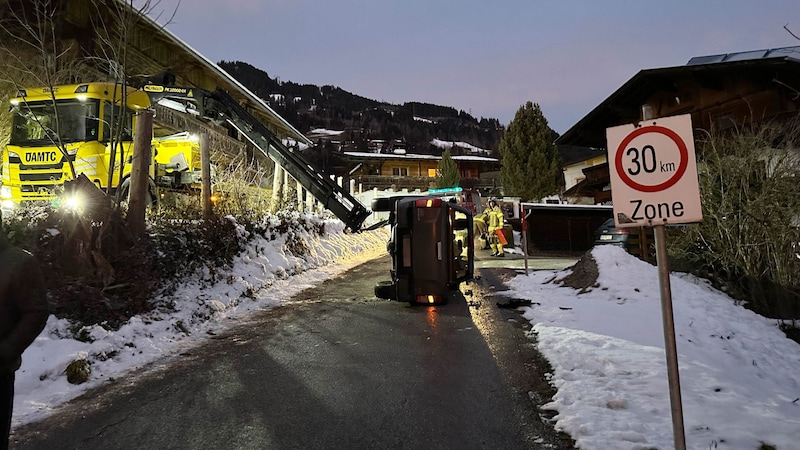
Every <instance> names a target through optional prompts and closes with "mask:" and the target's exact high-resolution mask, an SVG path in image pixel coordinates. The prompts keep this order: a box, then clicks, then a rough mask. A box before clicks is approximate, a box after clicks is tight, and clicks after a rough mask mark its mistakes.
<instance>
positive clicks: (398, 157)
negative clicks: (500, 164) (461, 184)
mask: <svg viewBox="0 0 800 450" xmlns="http://www.w3.org/2000/svg"><path fill="white" fill-rule="evenodd" d="M344 154H345V155H346V156H350V157H353V158H360V159H394V160H408V161H424V160H427V161H438V160H440V159H442V157H441V156H436V155H420V154H415V153H406V154H397V153H370V152H344ZM451 158H453V160H454V161H477V162H497V161H498V160H497V158H489V157H486V156H472V155H453V156H452V157H451Z"/></svg>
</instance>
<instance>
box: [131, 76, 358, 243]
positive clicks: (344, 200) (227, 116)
mask: <svg viewBox="0 0 800 450" xmlns="http://www.w3.org/2000/svg"><path fill="white" fill-rule="evenodd" d="M142 90H143V91H144V92H146V93H147V94H148V96H149V97H150V99H151V103H152V104H155V103H157V102H158V101H159V100H161V99H164V98H168V99H177V100H181V101H189V102H190V103H191V104H192V105H193V106H194V108H195V109H196V112H197V114H198V115H199V116H200V117H202V118H204V119H206V120H211V121H213V122H215V123H228V124H229V125H230V126H232V127H233V128H235V129H236V130H237V131H239V132H240V133H241V134H242V135H243V136H245V137H246V138H247V140H248V141H249V142H250V143H251V144H253V145H254V146H255V147H256V148H258V149H259V150H261V151H262V152H263V153H264V155H266V156H267V157H269V158H270V159H272V160H273V161H274V162H275V163H276V164H278V165H280V166H281V167H282V168H283V169H284V170H286V172H287V173H289V175H291V176H292V178H294V179H295V180H297V181H298V182H299V183H300V184H301V185H302V186H303V187H304V188H306V189H307V190H308V192H309V193H310V194H311V195H313V196H314V198H316V199H317V200H318V201H319V202H320V203H321V204H322V205H323V206H324V207H325V208H326V209H328V210H329V211H331V212H332V213H333V214H334V215H335V216H336V217H338V218H339V219H340V220H342V222H344V224H345V226H347V228H349V229H350V230H351V231H358V230H359V229H360V228H361V225H362V224H363V223H364V220H366V218H367V217H369V215H370V214H371V213H372V212H371V211H369V210H368V209H367V208H366V207H365V206H364V205H362V204H361V202H359V201H358V200H357V199H356V198H355V197H353V196H352V195H351V194H350V193H349V192H347V191H346V190H345V189H344V188H342V187H341V186H339V185H338V184H337V183H335V182H334V181H333V180H331V179H330V178H328V177H326V176H324V174H322V173H320V172H319V171H318V170H317V169H316V168H314V166H312V165H311V163H309V162H308V161H307V160H306V159H305V158H304V157H303V155H302V154H300V152H299V151H297V150H296V149H293V148H288V147H287V146H286V145H284V144H283V142H281V140H280V139H279V138H278V137H277V136H275V134H274V133H273V132H272V131H270V130H269V129H268V128H267V127H266V126H264V125H263V124H262V123H261V122H259V121H258V120H257V119H256V118H255V117H253V115H252V114H250V113H249V112H248V111H247V110H246V109H245V108H244V107H242V106H241V105H239V103H237V102H236V100H234V99H233V98H231V96H230V95H229V94H228V93H227V92H225V91H224V90H222V89H217V90H216V91H214V92H210V91H206V90H203V89H197V88H185V87H171V86H159V85H152V84H146V85H144V86H142Z"/></svg>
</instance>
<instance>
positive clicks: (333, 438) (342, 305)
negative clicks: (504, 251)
mask: <svg viewBox="0 0 800 450" xmlns="http://www.w3.org/2000/svg"><path fill="white" fill-rule="evenodd" d="M498 260H506V261H507V262H506V263H505V264H506V265H508V266H511V267H513V266H514V265H515V263H514V262H513V260H514V258H511V257H510V258H498ZM482 261H485V262H487V263H488V262H491V263H492V264H495V265H496V264H497V263H495V261H490V260H488V259H487V258H485V257H483V256H481V257H480V258H479V261H478V262H477V264H476V266H477V267H481V265H482ZM389 265H390V262H389V258H388V257H385V258H381V259H378V260H375V261H371V262H368V263H366V264H363V265H361V266H359V267H356V268H354V269H352V270H350V271H348V272H347V273H345V274H343V275H342V276H340V277H337V278H336V279H333V280H329V281H327V282H325V283H323V284H322V285H320V286H318V287H316V288H312V289H309V290H306V291H303V292H302V293H300V294H298V295H297V296H296V297H294V298H293V299H292V301H291V302H290V303H289V304H287V305H286V306H282V307H279V308H276V309H273V310H270V311H267V312H265V313H262V314H260V315H257V316H254V317H252V318H250V319H249V320H247V321H246V323H242V324H241V325H240V326H238V327H236V328H235V329H231V330H229V331H227V332H225V333H222V334H220V335H218V336H215V337H214V338H213V339H210V340H209V341H208V342H207V343H204V344H202V345H199V346H197V347H195V348H193V349H192V350H191V351H189V352H187V353H184V354H182V355H180V356H175V357H172V358H168V359H165V360H163V361H160V362H158V363H157V364H154V365H153V366H152V367H150V368H148V369H147V370H142V371H139V372H138V373H132V374H128V375H126V376H125V377H123V379H121V380H119V381H117V382H116V383H113V384H108V385H105V386H103V387H100V388H98V389H95V390H93V391H91V392H88V393H87V394H86V395H84V396H82V397H81V398H79V399H76V400H75V401H73V402H71V403H69V404H68V405H66V406H65V407H63V408H60V410H59V411H58V412H57V413H55V414H54V415H52V416H51V417H49V418H47V419H45V420H43V421H41V422H38V423H33V424H29V425H27V426H23V427H20V428H19V429H17V430H15V431H14V433H13V435H12V446H11V448H12V449H13V448H16V449H129V448H130V449H133V448H148V449H151V448H152V449H156V448H158V449H222V448H225V449H267V448H280V449H283V448H398V449H404V448H408V449H421V448H425V449H437V448H441V449H450V448H453V449H481V448H486V449H489V448H491V449H499V448H502V449H528V448H555V449H562V448H563V449H567V448H572V444H571V440H570V439H569V437H568V436H565V435H563V434H559V433H557V432H555V430H553V429H552V426H550V425H549V423H548V422H547V421H546V420H543V419H542V416H543V415H545V414H546V413H543V412H541V411H539V410H538V408H537V405H540V404H543V403H545V402H546V399H547V397H548V396H549V395H552V392H551V388H550V387H549V385H548V384H547V382H546V380H545V378H544V374H545V372H546V370H547V368H546V362H545V361H543V360H542V359H541V357H540V356H539V355H538V352H536V351H535V348H534V347H533V343H532V341H531V340H530V339H529V338H528V337H526V336H525V334H524V333H525V330H526V329H528V328H529V326H528V325H527V323H526V322H525V321H524V319H522V317H521V316H520V315H519V313H518V312H516V311H515V310H511V309H502V308H498V307H497V302H501V303H502V302H504V301H505V299H502V298H499V297H497V296H496V294H497V292H498V291H501V290H502V289H503V287H502V282H503V280H504V279H508V278H509V277H512V276H514V275H515V274H516V273H517V271H519V269H508V268H502V267H493V268H487V267H484V268H480V269H478V273H477V274H478V276H479V279H478V280H476V281H475V282H472V283H470V284H468V285H464V286H462V291H461V292H456V293H454V295H453V297H452V298H451V299H450V302H449V303H448V304H447V305H443V306H436V307H412V306H410V305H407V304H403V303H397V302H390V301H385V300H381V299H377V298H375V297H374V295H373V293H372V287H373V285H374V284H375V283H376V282H377V281H379V280H381V279H386V278H388V268H389Z"/></svg>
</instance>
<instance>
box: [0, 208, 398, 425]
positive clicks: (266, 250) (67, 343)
mask: <svg viewBox="0 0 800 450" xmlns="http://www.w3.org/2000/svg"><path fill="white" fill-rule="evenodd" d="M307 220H318V219H315V218H308V219H307ZM325 231H326V232H325V235H324V236H316V235H312V234H310V233H302V234H301V236H300V237H301V238H302V239H304V240H305V242H306V243H307V244H308V249H309V251H308V253H307V254H305V255H303V256H295V255H292V254H291V253H288V252H286V251H285V250H284V246H285V245H284V244H285V243H286V238H285V236H280V237H278V238H277V239H275V240H272V241H269V240H266V239H256V240H254V241H252V242H251V243H250V245H249V246H248V250H247V251H246V252H245V253H244V254H242V255H240V256H239V257H237V258H236V260H235V261H234V264H233V267H232V269H231V270H230V272H229V273H228V274H222V276H220V275H219V274H217V277H218V278H220V279H222V280H224V281H221V282H218V283H216V284H212V283H211V282H210V281H209V276H208V274H207V273H206V274H198V276H197V278H196V279H195V280H194V281H192V282H190V283H187V284H185V285H183V286H182V287H181V288H180V289H179V290H178V291H177V292H175V293H174V294H173V295H171V296H170V297H169V298H166V299H160V300H161V301H160V302H159V303H166V304H174V307H172V308H169V309H170V310H165V309H162V310H160V311H153V312H152V313H149V314H147V315H143V316H137V317H134V318H132V319H130V320H129V321H128V323H126V324H125V325H124V326H122V327H121V328H120V329H119V330H116V331H111V330H108V329H105V328H103V327H101V326H94V327H92V328H90V329H88V330H86V333H85V334H87V335H88V336H90V337H91V342H82V341H77V340H75V339H71V338H67V337H66V336H68V335H69V333H68V332H67V329H68V326H69V324H68V323H67V321H66V320H58V319H56V318H55V316H50V318H49V320H48V322H47V325H46V327H45V329H44V331H43V332H42V333H41V334H40V335H39V337H38V338H37V339H36V341H35V342H34V343H33V345H31V346H30V347H29V348H28V349H27V350H26V351H25V353H24V354H23V355H22V367H21V368H20V370H18V371H17V379H16V386H15V387H16V393H15V396H14V418H13V426H16V425H19V424H22V423H27V422H31V421H34V420H38V419H41V418H43V417H45V416H46V415H47V414H48V413H49V412H51V411H52V410H53V408H54V407H56V406H58V405H60V404H62V403H64V402H66V401H68V400H70V399H72V398H75V397H77V396H78V395H80V394H82V393H83V392H85V391H86V390H87V389H90V388H92V387H95V386H97V385H99V384H101V383H104V382H106V381H108V380H109V379H111V378H114V377H119V376H120V375H122V374H123V373H124V372H126V371H128V370H130V369H134V368H138V367H142V366H144V365H146V364H148V363H150V362H153V361H155V360H157V359H158V358H161V357H164V356H168V355H172V354H175V353H179V352H180V351H182V350H183V349H186V348H187V347H189V346H191V345H194V344H196V343H197V342H199V341H200V340H202V339H205V338H208V336H209V334H208V333H209V332H213V331H215V330H216V331H220V330H221V329H224V328H225V327H228V326H232V325H235V324H236V318H239V317H243V316H246V315H248V314H252V313H254V312H257V311H259V310H263V309H266V308H270V307H273V306H275V305H279V304H281V303H283V302H285V301H287V300H288V299H289V298H291V297H292V296H293V295H294V294H296V293H298V292H300V291H302V290H303V289H306V288H308V287H311V286H314V285H316V284H319V283H320V282H322V281H324V280H326V279H329V278H331V277H334V276H336V275H337V274H340V273H342V272H344V271H346V270H347V269H350V268H352V267H355V266H356V265H358V264H360V263H362V262H364V261H368V260H370V259H374V258H377V257H379V256H381V255H384V254H385V253H386V241H387V239H388V229H387V228H382V229H379V230H375V231H369V232H362V233H358V234H352V233H345V232H344V226H343V224H342V223H341V222H340V221H338V220H336V221H329V222H326V223H325ZM387 272H388V267H387ZM81 358H87V359H88V360H89V361H90V362H91V375H90V378H89V381H88V382H86V383H84V384H80V385H73V384H70V383H68V382H67V377H66V375H65V370H66V367H67V365H68V364H69V363H70V362H72V361H74V360H77V359H81Z"/></svg>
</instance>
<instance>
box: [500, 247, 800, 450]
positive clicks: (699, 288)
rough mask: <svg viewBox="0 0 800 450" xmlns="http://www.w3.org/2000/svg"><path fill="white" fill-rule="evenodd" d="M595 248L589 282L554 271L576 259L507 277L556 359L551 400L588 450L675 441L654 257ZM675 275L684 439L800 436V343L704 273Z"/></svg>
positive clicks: (692, 443)
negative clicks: (566, 280)
mask: <svg viewBox="0 0 800 450" xmlns="http://www.w3.org/2000/svg"><path fill="white" fill-rule="evenodd" d="M592 255H593V257H594V259H595V260H596V262H597V267H598V270H599V277H598V279H597V286H596V287H593V288H590V291H589V292H586V293H583V294H578V291H577V290H576V289H573V288H570V287H566V286H564V285H562V284H559V283H558V280H559V279H562V278H563V277H565V276H566V275H568V274H569V273H571V271H570V269H567V270H566V271H564V272H560V273H555V272H534V273H532V274H531V275H529V276H525V275H520V276H517V277H516V278H514V279H513V280H512V281H511V282H510V287H511V292H509V293H507V294H508V295H512V296H514V297H517V298H524V299H530V300H531V301H532V302H533V304H532V305H531V306H530V307H526V308H525V312H524V316H525V318H526V319H528V320H529V321H530V322H531V323H532V324H533V329H532V333H535V334H536V336H537V340H538V347H539V349H540V350H541V351H542V353H543V354H544V356H545V357H546V358H547V359H548V360H549V361H550V363H551V365H552V367H553V373H552V377H551V382H552V383H553V384H554V385H555V386H556V388H558V393H557V394H556V396H555V398H554V399H553V401H552V402H551V403H550V404H549V405H547V408H548V409H553V410H556V411H558V414H557V415H556V417H555V420H556V426H557V428H559V429H563V430H564V431H566V432H567V433H569V434H570V435H571V436H572V437H573V438H574V439H575V440H576V441H577V444H578V446H579V447H581V448H582V449H584V450H589V449H603V450H605V449H620V450H622V449H650V448H658V449H668V448H673V442H674V439H673V429H672V419H671V413H670V400H669V387H668V380H667V368H666V356H665V351H664V333H663V327H662V325H661V324H662V316H661V302H660V294H659V284H658V272H657V268H656V267H654V266H652V265H650V264H648V263H645V262H643V261H641V260H639V259H636V258H634V257H632V256H630V255H629V254H627V253H625V252H624V251H623V250H622V249H620V248H618V247H614V246H600V247H596V248H595V249H594V250H592ZM670 285H671V290H672V303H673V310H674V313H673V317H674V320H675V334H676V342H677V349H678V366H679V369H680V383H681V391H682V396H681V397H682V404H683V417H684V430H685V435H686V448H688V449H741V450H745V449H759V448H761V447H759V446H760V445H761V444H762V443H763V444H768V445H772V446H774V447H775V448H777V449H779V450H786V449H797V448H800V345H798V344H797V343H795V342H794V341H792V340H790V339H787V338H786V337H785V335H784V334H783V332H781V331H780V329H779V328H778V324H777V322H776V321H775V320H769V319H766V318H764V317H762V316H759V315H757V314H755V313H753V312H751V311H749V310H747V309H745V308H744V307H742V306H740V305H737V304H736V303H735V302H734V301H733V300H731V299H730V298H729V297H728V296H727V295H725V294H724V293H722V292H719V291H717V290H715V289H713V288H712V287H710V286H709V285H708V283H707V282H705V281H704V280H701V279H698V278H695V277H693V276H690V275H686V274H679V273H673V274H672V275H671V276H670ZM764 448H772V447H764Z"/></svg>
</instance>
